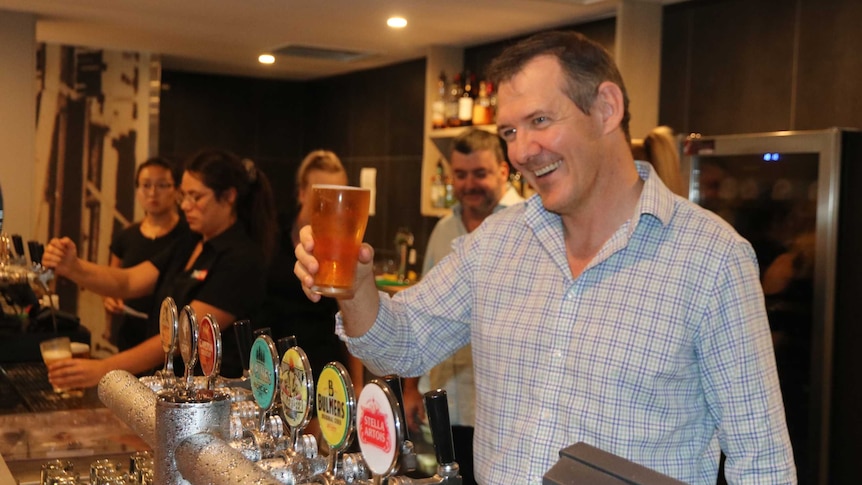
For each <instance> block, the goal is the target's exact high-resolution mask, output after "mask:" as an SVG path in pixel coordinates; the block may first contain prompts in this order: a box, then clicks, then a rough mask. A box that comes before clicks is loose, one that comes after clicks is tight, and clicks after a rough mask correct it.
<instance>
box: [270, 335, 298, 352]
mask: <svg viewBox="0 0 862 485" xmlns="http://www.w3.org/2000/svg"><path fill="white" fill-rule="evenodd" d="M275 346H276V348H277V349H278V355H279V356H281V357H284V353H285V352H287V349H289V348H291V347H296V335H288V336H287V337H281V338H280V339H278V340H277V341H276V342H275Z"/></svg>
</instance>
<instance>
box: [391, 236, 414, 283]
mask: <svg viewBox="0 0 862 485" xmlns="http://www.w3.org/2000/svg"><path fill="white" fill-rule="evenodd" d="M395 246H397V247H398V253H399V258H400V260H399V263H398V282H399V283H407V282H409V281H410V279H409V278H408V275H407V262H408V255H409V254H410V251H411V250H412V249H411V248H412V247H413V233H412V232H410V229H408V228H406V227H401V228H399V229H398V232H396V233H395Z"/></svg>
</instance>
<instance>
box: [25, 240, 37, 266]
mask: <svg viewBox="0 0 862 485" xmlns="http://www.w3.org/2000/svg"><path fill="white" fill-rule="evenodd" d="M37 244H39V243H38V242H36V241H27V249H28V250H29V251H30V262H31V263H33V265H36V264H37V263H38V262H39V260H38V259H37V258H36V256H38V254H39V249H38V248H37V247H36V245H37Z"/></svg>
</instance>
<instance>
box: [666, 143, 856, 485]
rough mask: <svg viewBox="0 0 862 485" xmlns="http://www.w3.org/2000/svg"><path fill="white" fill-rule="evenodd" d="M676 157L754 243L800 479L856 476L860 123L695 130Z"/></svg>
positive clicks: (694, 188) (704, 197)
mask: <svg viewBox="0 0 862 485" xmlns="http://www.w3.org/2000/svg"><path fill="white" fill-rule="evenodd" d="M682 167H683V171H684V175H688V176H689V177H688V183H689V196H690V199H691V200H692V201H693V202H695V203H697V204H700V205H701V206H703V207H705V208H707V209H709V210H711V211H713V212H715V213H716V214H718V215H719V216H721V217H722V218H724V219H725V220H727V221H728V222H729V223H730V224H732V225H733V226H734V227H735V228H736V230H737V231H738V232H739V233H740V234H741V235H742V236H744V237H745V238H746V239H748V240H749V241H750V242H751V244H752V246H753V247H754V250H755V252H756V253H757V258H758V262H759V264H760V273H761V283H762V286H763V290H764V296H765V303H766V309H767V313H768V316H769V324H770V328H771V330H772V337H773V343H774V347H775V357H776V363H777V365H778V373H779V380H780V382H781V390H782V394H783V397H784V405H785V411H786V416H787V424H788V429H789V432H790V438H791V442H792V444H793V448H794V456H795V460H796V465H797V471H798V476H799V483H800V484H826V483H830V484H835V483H855V481H856V480H858V478H856V476H855V475H857V473H856V471H855V470H856V468H857V467H856V466H855V465H856V461H858V459H857V458H856V456H855V455H856V450H858V449H860V443H859V439H860V438H862V418H860V413H859V412H857V411H856V409H857V408H858V406H859V403H860V399H859V398H860V397H862V396H860V394H862V392H860V389H862V378H860V376H862V348H857V347H858V346H859V344H860V343H862V323H860V322H859V321H858V320H859V318H858V315H859V314H860V311H858V310H857V309H859V306H857V301H858V302H862V291H860V290H862V276H860V274H862V264H860V259H862V258H860V254H859V253H860V251H862V230H860V229H859V228H858V227H859V226H860V225H862V133H859V132H856V131H852V130H842V129H837V128H833V129H827V130H819V131H794V132H774V133H762V134H746V135H722V136H701V135H691V136H689V137H688V138H687V139H686V140H685V142H684V146H683V157H682Z"/></svg>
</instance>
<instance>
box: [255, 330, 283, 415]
mask: <svg viewBox="0 0 862 485" xmlns="http://www.w3.org/2000/svg"><path fill="white" fill-rule="evenodd" d="M249 380H250V381H251V392H252V394H254V400H255V402H257V405H258V406H260V408H261V409H263V410H264V411H268V410H269V409H270V408H272V406H273V405H274V404H275V392H276V390H277V389H278V351H277V350H276V348H275V342H273V341H272V338H270V337H269V336H268V335H261V336H259V337H258V338H257V339H256V340H255V341H254V344H253V345H252V346H251V356H250V358H249Z"/></svg>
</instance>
